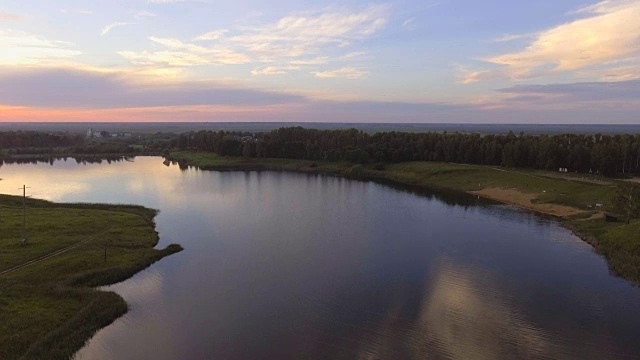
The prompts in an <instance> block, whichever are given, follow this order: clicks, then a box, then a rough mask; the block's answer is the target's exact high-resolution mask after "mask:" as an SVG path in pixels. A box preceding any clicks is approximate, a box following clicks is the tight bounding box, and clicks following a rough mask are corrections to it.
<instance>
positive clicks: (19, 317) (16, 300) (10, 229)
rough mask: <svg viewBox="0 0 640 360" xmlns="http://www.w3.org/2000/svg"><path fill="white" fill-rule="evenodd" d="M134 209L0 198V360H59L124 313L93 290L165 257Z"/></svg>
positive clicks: (149, 217)
mask: <svg viewBox="0 0 640 360" xmlns="http://www.w3.org/2000/svg"><path fill="white" fill-rule="evenodd" d="M156 213H157V211H156V210H152V209H147V208H144V207H141V206H129V205H101V204H56V203H51V202H48V201H43V200H35V199H27V234H28V244H27V245H25V246H21V245H20V239H21V238H22V198H21V197H16V196H8V195H0V359H18V358H20V359H45V358H46V359H67V358H69V357H71V356H72V355H73V354H74V353H75V352H76V351H77V350H79V349H80V348H81V347H82V346H83V345H84V343H85V342H86V341H87V340H88V339H89V338H90V337H91V336H92V335H93V334H94V333H95V332H96V331H97V330H99V329H100V328H103V327H105V326H107V325H109V324H110V323H112V322H113V321H114V320H115V319H117V318H118V317H120V316H122V315H123V314H124V313H126V312H127V304H126V302H125V301H124V299H122V298H121V297H120V296H119V295H117V294H116V293H113V292H105V291H101V290H98V289H96V288H95V287H97V286H104V285H109V284H113V283H117V282H120V281H123V280H126V279H127V278H129V277H131V276H133V275H134V274H136V273H137V272H139V271H141V270H143V269H145V268H146V267H148V266H149V265H151V264H153V263H154V262H156V261H158V260H160V259H162V258H163V257H165V256H168V255H171V254H173V253H176V252H179V251H181V250H182V247H180V246H179V245H169V246H168V247H167V248H165V249H162V250H158V249H154V247H155V246H156V245H157V243H158V234H157V232H156V230H155V223H154V222H153V218H154V217H155V216H156Z"/></svg>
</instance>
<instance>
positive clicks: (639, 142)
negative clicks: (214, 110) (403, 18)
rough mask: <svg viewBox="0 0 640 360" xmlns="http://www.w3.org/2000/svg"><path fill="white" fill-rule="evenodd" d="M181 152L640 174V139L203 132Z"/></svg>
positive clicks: (175, 143)
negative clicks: (190, 150)
mask: <svg viewBox="0 0 640 360" xmlns="http://www.w3.org/2000/svg"><path fill="white" fill-rule="evenodd" d="M171 146H172V147H177V148H180V149H192V150H199V151H212V152H215V153H217V154H220V155H225V156H227V155H228V156H245V157H274V158H292V159H309V160H329V161H339V160H347V161H352V162H357V163H370V162H403V161H444V162H456V163H466V164H482V165H493V166H505V167H522V168H534V169H546V170H558V169H559V168H563V169H567V171H578V172H594V173H600V174H603V175H606V176H616V175H619V174H632V173H633V174H640V134H638V135H615V136H609V135H600V134H596V135H581V134H563V135H553V136H549V135H539V136H538V135H536V136H533V135H524V134H519V135H515V134H513V133H509V134H507V135H487V136H481V135H478V134H461V133H435V132H427V133H406V132H381V133H375V134H368V133H365V132H362V131H359V130H356V129H351V130H315V129H304V128H301V127H291V128H281V129H277V130H274V131H271V132H269V133H264V134H258V135H254V134H249V133H240V132H224V131H217V132H215V131H204V130H203V131H198V132H190V133H183V134H180V135H179V136H178V137H177V138H174V139H172V140H171Z"/></svg>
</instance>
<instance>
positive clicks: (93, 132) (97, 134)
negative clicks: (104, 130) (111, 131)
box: [87, 128, 102, 139]
mask: <svg viewBox="0 0 640 360" xmlns="http://www.w3.org/2000/svg"><path fill="white" fill-rule="evenodd" d="M101 137H102V134H100V131H96V130H93V128H89V130H87V139H93V138H101Z"/></svg>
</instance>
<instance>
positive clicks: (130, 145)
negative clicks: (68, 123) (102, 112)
mask: <svg viewBox="0 0 640 360" xmlns="http://www.w3.org/2000/svg"><path fill="white" fill-rule="evenodd" d="M105 133H106V132H105ZM176 136H177V135H175V134H161V133H158V134H145V135H143V136H128V137H105V138H98V139H88V138H86V136H85V135H84V134H70V133H45V132H37V131H6V132H0V157H3V156H15V155H19V156H24V155H61V154H66V155H73V154H82V155H99V154H120V155H134V154H159V153H161V152H162V150H164V149H166V148H168V147H169V145H170V141H171V139H173V138H176Z"/></svg>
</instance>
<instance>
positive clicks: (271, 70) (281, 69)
mask: <svg viewBox="0 0 640 360" xmlns="http://www.w3.org/2000/svg"><path fill="white" fill-rule="evenodd" d="M292 70H300V67H299V66H265V67H262V68H256V69H253V70H251V75H254V76H256V75H280V74H286V73H288V72H289V71H292Z"/></svg>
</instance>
